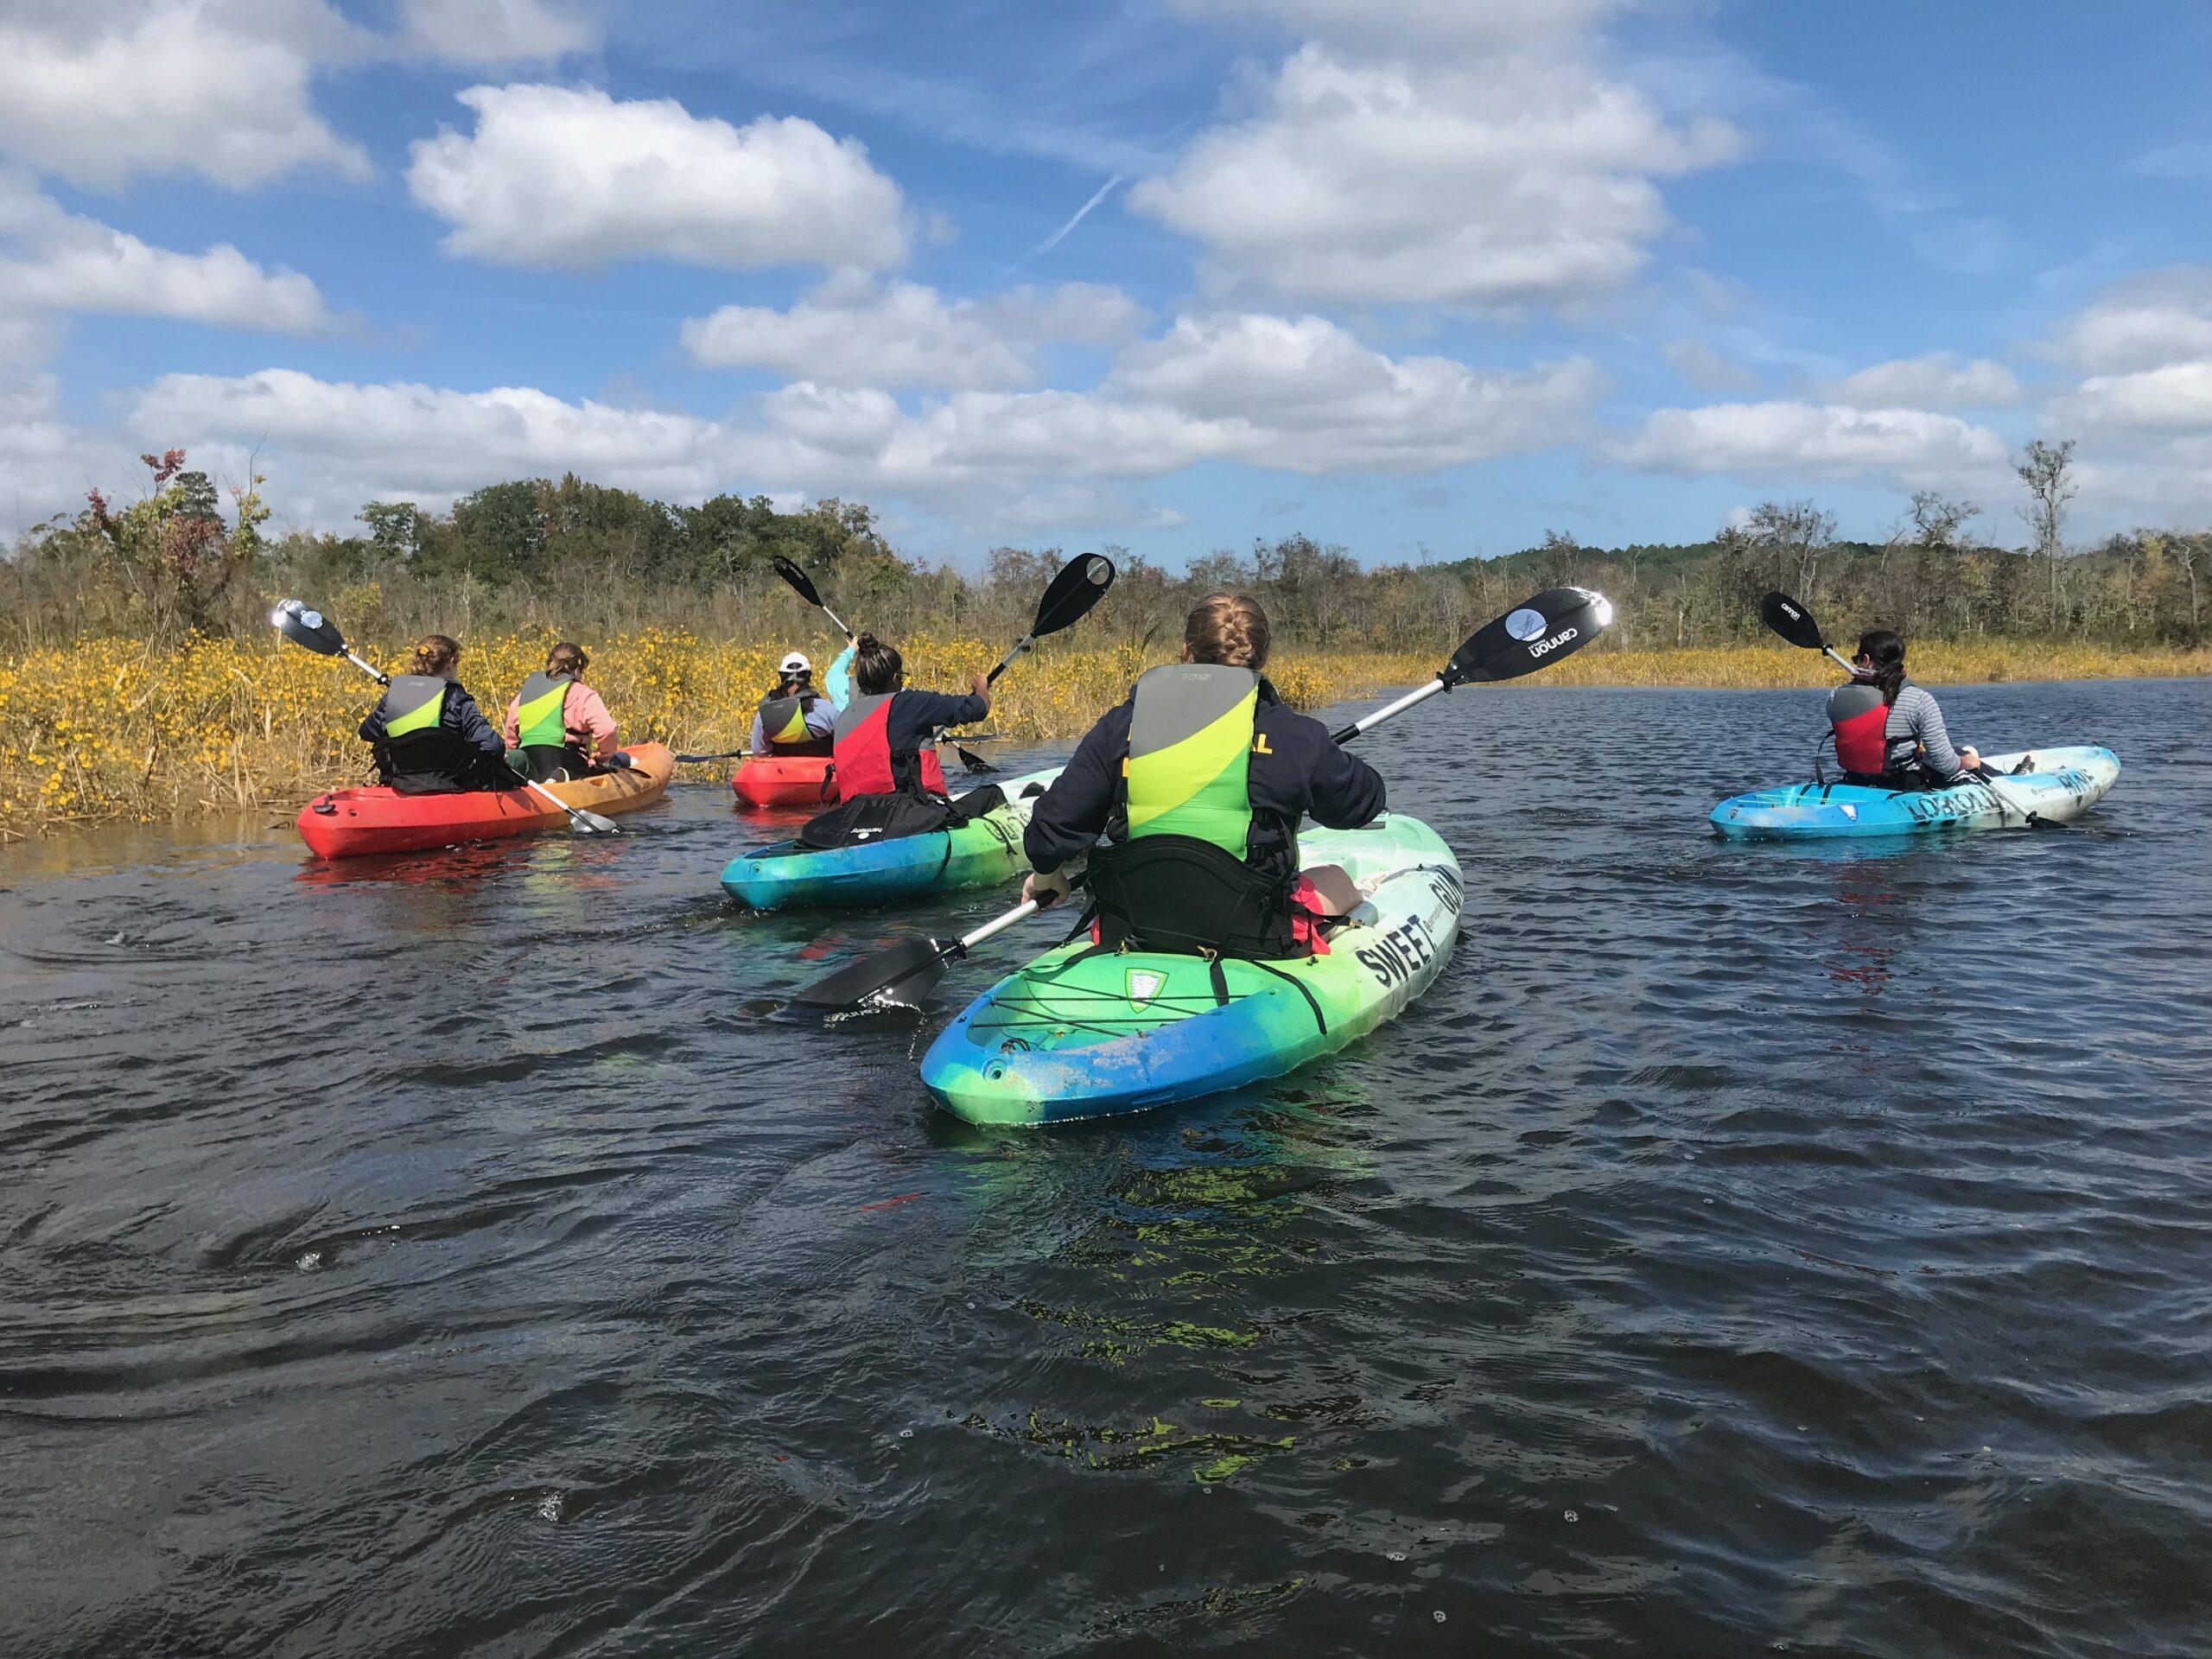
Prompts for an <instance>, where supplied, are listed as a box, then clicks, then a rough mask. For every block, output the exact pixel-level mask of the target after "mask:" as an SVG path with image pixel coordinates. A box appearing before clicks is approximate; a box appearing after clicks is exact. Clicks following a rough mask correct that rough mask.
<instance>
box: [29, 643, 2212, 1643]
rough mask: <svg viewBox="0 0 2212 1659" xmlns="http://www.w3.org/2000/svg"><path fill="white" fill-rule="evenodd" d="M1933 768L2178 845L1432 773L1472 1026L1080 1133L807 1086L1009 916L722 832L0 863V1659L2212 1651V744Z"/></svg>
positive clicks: (1776, 729)
mask: <svg viewBox="0 0 2212 1659" xmlns="http://www.w3.org/2000/svg"><path fill="white" fill-rule="evenodd" d="M1944 702H1945V704H1946V708H1947V712H1948V714H1949V715H1950V717H1951V724H1952V728H1953V730H1954V731H1955V733H1956V734H1959V735H1960V736H1961V737H1962V738H1971V739H1976V740H1979V741H1982V742H1983V743H1984V744H1985V746H1986V747H1993V748H2005V747H2013V746H2014V745H2015V744H2016V743H2018V742H2022V741H2103V742H2107V743H2109V744H2111V745H2112V746H2113V747H2114V748H2116V749H2117V750H2119V751H2120V754H2121V755H2122V758H2123V760H2125V761H2126V766H2127V770H2126V772H2125V773H2124V774H2123V776H2122V778H2121V779H2120V785H2119V786H2118V788H2117V789H2116V790H2115V791H2114V792H2113V794H2112V795H2111V796H2110V797H2109V798H2107V801H2106V803H2105V804H2104V805H2103V807H2102V808H2101V809H2100V810H2099V811H2098V812H2097V813H2095V814H2094V816H2093V817H2091V818H2090V819H2089V820H2088V821H2086V822H2085V823H2083V824H2082V825H2081V826H2079V827H2076V828H2074V829H2051V830H2044V831H2017V832H2011V833H1997V834H1985V835H1980V836H1964V837H1961V838H1958V839H1955V840H1952V841H1948V842H1936V843H1931V844H1928V845H1924V846H1912V845H1892V846H1889V847H1885V848H1880V849H1875V848H1867V847H1862V848H1848V849H1832V850H1823V851H1817V852H1812V853H1808V852H1804V851H1800V850H1790V849H1777V848H1770V847H1738V846H1728V845H1725V844H1722V843H1719V842H1715V841H1713V840H1712V839H1710V838H1708V836H1707V834H1706V830H1705V826H1704V822H1703V819H1704V814H1705V812H1706V811H1707V809H1708V808H1709V807H1710V805H1711V804H1712V803H1713V801H1714V800H1715V799H1717V798H1719V797H1720V796H1722V795H1724V794H1727V793H1730V792H1732V791H1736V790H1738V789H1739V788H1743V787H1747V786H1750V785H1755V784H1758V783H1764V782H1773V781H1780V780H1782V779H1786V778H1789V777H1791V776H1794V775H1800V769H1801V767H1802V757H1803V756H1804V755H1805V754H1806V753H1807V752H1808V748H1809V743H1810V737H1811V734H1812V730H1811V728H1812V726H1813V724H1814V723H1815V722H1816V721H1817V719H1818V710H1819V698H1818V696H1815V695H1809V694H1804V693H1798V694H1791V695H1788V696H1782V695H1770V694H1763V693H1741V694H1732V693H1713V692H1680V693H1639V692H1606V691H1588V692H1586V691H1578V690H1541V691H1529V692H1526V693H1522V692H1512V693H1467V694H1462V695H1459V696H1453V697H1452V698H1449V699H1446V700H1443V701H1441V702H1439V703H1436V704H1433V705H1430V706H1429V707H1427V708H1426V709H1422V710H1421V711H1420V712H1419V713H1418V714H1415V715H1409V716H1408V717H1407V718H1406V719H1405V720H1403V721H1400V722H1398V723H1396V724H1395V725H1394V726H1392V727H1390V728H1385V729H1384V730H1383V731H1380V732H1378V733H1376V734H1373V738H1372V740H1371V741H1370V743H1369V745H1368V747H1369V749H1370V754H1371V756H1372V758H1373V759H1375V760H1376V761H1377V763H1378V764H1380V765H1381V766H1383V769H1384V770H1385V772H1386V773H1388V774H1389V776H1390V777H1391V778H1392V779H1393V793H1394V797H1395V801H1396V803H1397V804H1398V805H1400V806H1401V807H1402V808H1404V809H1406V810H1414V811H1417V812H1420V813H1421V814H1423V815H1424V816H1427V817H1430V818H1431V819H1432V821H1433V822H1435V823H1437V824H1438V825H1439V827H1440V828H1441V829H1444V830H1445V832H1446V834H1447V836H1449V837H1450V838H1451V839H1452V842H1453V843H1454V845H1455V846H1456V847H1457V848H1458V849H1459V852H1460V855H1461V858H1462V860H1463V861H1464V863H1465V868H1466V872H1467V876H1468V887H1469V910H1468V918H1467V931H1466V935H1465V938H1464V939H1463V940H1462V942H1461V944H1460V947H1459V951H1458V954H1457V955H1456V957H1454V959H1453V961H1452V964H1451V966H1450V968H1449V969H1447V971H1446V975H1445V976H1444V977H1443V978H1442V979H1441V980H1440V982H1438V984H1437V986H1436V987H1435V988H1434V989H1433V991H1432V993H1431V994H1430V995H1428V997H1427V999H1426V1000H1425V1001H1423V1002H1421V1004H1419V1005H1417V1006H1416V1007H1414V1009H1413V1010H1412V1011H1410V1013H1409V1014H1408V1016H1407V1017H1406V1018H1405V1019H1403V1020H1401V1021H1399V1022H1398V1023H1397V1024H1395V1025H1394V1026H1392V1027H1387V1028H1385V1029H1384V1030H1383V1032H1381V1033H1377V1034H1376V1036H1375V1037H1373V1038H1371V1039H1368V1040H1367V1041H1365V1042H1363V1044H1361V1045H1358V1046H1355V1047H1354V1048H1353V1049H1352V1050H1351V1051H1350V1052H1347V1053H1346V1054H1344V1055H1343V1056H1341V1057H1338V1058H1336V1059H1333V1060H1332V1061H1329V1062H1326V1063H1324V1064H1322V1065H1317V1066H1315V1067H1313V1068H1312V1069H1311V1070H1309V1071H1306V1072H1303V1073H1300V1074H1299V1075H1297V1076H1295V1077H1292V1078H1290V1079H1287V1080H1286V1081H1285V1082H1283V1083H1281V1084H1278V1085H1276V1086H1274V1087H1270V1088H1267V1089H1263V1090H1254V1091H1251V1092H1249V1093H1247V1094H1244V1095H1239V1096H1224V1097H1221V1098H1217V1099H1215V1100H1212V1101H1208V1102H1203V1103H1196V1104H1193V1105H1190V1106H1186V1107H1183V1108H1179V1109H1166V1110H1161V1111H1157V1112H1154V1113H1151V1114H1148V1115H1145V1116H1137V1117H1133V1118H1128V1119H1123V1120H1120V1121H1117V1122H1105V1123H1101V1124H1096V1125H1090V1126H1082V1127H1075V1128H1065V1129H1059V1130H1052V1131H1045V1132H1029V1133H990V1134H986V1133H982V1132H979V1131H975V1130H971V1129H969V1128H963V1126H961V1125H959V1124H957V1122H953V1121H951V1120H950V1119H948V1118H946V1117H944V1116H940V1115H938V1114H937V1113H935V1112H933V1111H932V1110H931V1108H930V1106H929V1104H928V1103H927V1100H926V1098H925V1095H924V1094H923V1091H922V1090H921V1089H920V1087H919V1085H918V1083H917V1081H916V1077H915V1070H914V1061H915V1058H916V1057H917V1055H918V1045H919V1044H920V1043H921V1042H922V1041H924V1040H925V1039H926V1035H927V1033H929V1032H930V1031H931V1030H933V1029H934V1028H935V1025H936V1024H937V1023H938V1022H941V1020H942V1019H943V1018H944V1014H943V1013H942V1012H940V1013H939V1014H938V1015H937V1016H936V1019H935V1020H933V1021H931V1023H929V1024H926V1025H925V1026H923V1027H920V1029H919V1030H917V1029H916V1028H915V1027H913V1025H912V1022H905V1023H901V1022H899V1021H896V1020H893V1021H890V1022H878V1023H875V1024H873V1025H868V1026H863V1027H847V1028H844V1029H841V1030H837V1031H834V1032H830V1033H820V1032H810V1031H808V1030H805V1029H804V1028H800V1027H792V1026H788V1025H785V1024H782V1023H779V1022H778V1021H776V1020H772V1018H770V1017H769V1016H770V1014H771V1011H772V1009H773V1007H775V1005H776V1002H777V1000H778V998H779V994H780V993H782V992H785V991H786V990H788V989H789V988H791V987H792V986H793V985H795V984H797V983H798V982H800V981H801V980H802V979H804V978H807V977H811V976H813V975H814V974H816V973H818V972H820V971H822V969H823V967H824V966H825V965H827V964H829V963H833V962H835V961H837V960H840V959H842V957H844V956H845V955H846V953H847V952H848V951H849V950H853V949H855V948H861V947H865V946H867V945H868V944H874V943H876V942H878V941H882V940H887V939H890V938H896V937H900V936H903V935H906V934H907V933H910V932H913V931H935V932H938V933H939V934H943V933H944V932H945V931H948V930H950V928H951V927H953V926H954V925H957V924H958V923H960V922H963V921H966V922H969V923H972V922H973V920H975V919H976V918H981V917H982V916H985V915H987V914H988V913H991V912H993V911H995V909H997V908H998V907H999V906H1001V904H1002V903H1004V902H1006V900H1005V899H1003V897H1002V896H1001V895H999V894H994V893H986V894H978V895H967V896H963V897H961V898H958V899H945V900H943V901H940V902H939V903H938V904H937V905H936V906H934V907H931V908H927V909H925V910H922V911H919V912H910V913H908V914H905V915H892V916H885V917H873V918H855V919H847V920H842V921H838V920H829V921H825V920H817V919H807V918H776V919H767V918H756V917H748V916H745V915H741V914H738V913H735V912H733V911H732V910H731V909H730V908H728V906H726V905H725V904H724V903H723V902H722V900H721V897H720V895H719V893H718V891H717V890H716V888H715V884H714V877H715V874H716V872H717V871H718V869H719V868H720V866H721V862H722V861H723V860H724V859H725V858H727V857H728V855H730V854H731V853H732V852H733V851H734V850H735V849H737V848H738V847H739V846H741V845H742V844H744V843H746V842H747V841H748V840H749V839H753V838H756V837H758V836H760V833H761V832H760V829H759V827H758V821H754V822H753V823H746V822H743V821H741V820H739V819H737V818H735V817H734V816H733V815H732V814H731V813H730V811H729V810H728V808H727V807H726V805H725V802H726V800H727V796H726V794H725V793H723V792H721V791H717V790H715V789H710V788H707V787H704V786H701V787H697V788H693V789H687V790H683V791H679V793H678V798H676V799H674V800H673V801H671V804H669V805H667V806H666V807H664V808H662V809H658V810H656V811H654V812H652V813H651V814H649V815H645V816H643V817H638V818H633V819H631V820H628V821H627V828H628V829H629V832H630V833H628V834H626V835H625V836H623V838H622V839H621V840H620V842H612V843H608V842H593V841H575V840H571V839H569V838H567V837H565V836H559V835H555V836H545V837H543V838H539V839H537V840H535V841H532V842H526V843H525V842H509V843H506V844H505V845H500V846H493V847H484V848H478V849H465V850H460V851H455V852H452V853H448V854H443V855H435V856H431V857H425V858H423V859H420V860H417V861H413V862H411V863H409V864H407V865H405V866H404V867H401V868H391V867H378V866H375V865H369V866H355V867H352V868H346V867H338V868H329V869H324V868H316V867H315V866H313V865H312V864H309V863H308V862H306V861H304V860H303V858H302V855H301V852H300V849H299V848H298V846H297V843H296V842H295V841H294V839H293V838H292V836H291V833H290V829H289V823H286V822H284V821H283V818H282V817H279V816H278V815H271V817H270V820H267V821H264V820H260V819H256V820H253V821H251V822H248V823H244V824H238V823H231V824H211V825H207V826H204V827H201V828H200V829H188V830H184V831H172V830H166V829H164V830H161V831H158V832H142V831H124V830H118V831H115V832H112V833H105V832H104V833H99V834H86V835H81V836H71V837H67V838H63V839H59V840H54V841H51V842H45V843H42V844H40V845H36V846H30V847H21V846H19V847H15V848H11V849H6V850H5V851H4V852H0V882H4V886H5V893H4V902H3V903H0V1032H4V1038H0V1436H4V1440H0V1444H4V1446H5V1463H4V1471H5V1477H4V1483H0V1569H4V1573H0V1582H4V1584H5V1586H6V1591H5V1593H4V1595H0V1652H4V1653H6V1654H7V1655H10V1656H11V1659H13V1656H46V1655H65V1654H68V1655H78V1654H81V1655H113V1654H119V1653H145V1654H161V1655H214V1654H223V1655H238V1654H286V1655H293V1654H297V1655H308V1654H312V1655H318V1656H324V1655H392V1656H399V1655H419V1654H431V1653H435V1654H484V1655H520V1654H548V1655H570V1654H594V1655H623V1654H647V1653H651V1654H656V1655H658V1654H666V1653H672V1652H695V1653H702V1654H703V1653H714V1654H725V1653H761V1654H780V1653H789V1652H793V1651H806V1650H809V1649H810V1650H813V1651H816V1652H821V1653H825V1654H829V1653H835V1654H841V1655H842V1654H848V1653H851V1654H874V1653H881V1654H887V1655H890V1654H896V1655H901V1656H905V1655H912V1654H969V1653H989V1654H1024V1655H1026V1654H1039V1653H1084V1654H1137V1653H1149V1652H1158V1651H1161V1650H1165V1649H1179V1648H1185V1647H1203V1648H1207V1649H1215V1650H1228V1651H1246V1652H1254V1653H1280V1652H1286V1651H1291V1650H1296V1651H1300V1652H1306V1653H1325V1652H1359V1653H1390V1654H1394V1655H1395V1654H1405V1653H1415V1654H1419V1653H1439V1654H1444V1653H1452V1654H1457V1653H1467V1652H1477V1651H1479V1652H1483V1653H1485V1654H1520V1653H1572V1654H1605V1653H1620V1654H1646V1653H1668V1654H1722V1653H1730V1654H1733V1653H1749V1652H1753V1651H1764V1650H1775V1651H1787V1652H1791V1653H1797V1654H1880V1655H1896V1656H1914V1659H1918V1656H1924V1655H1929V1654H1934V1653H1961V1654H1966V1653H1973V1654H1980V1653H2005V1654H2026V1655H2043V1654H2052V1655H2056V1654H2066V1655H2104V1654H2109V1655H2115V1656H2119V1655H2125V1656H2129V1659H2141V1656H2148V1655H2161V1654H2171V1655H2179V1654H2183V1653H2202V1652H2203V1651H2204V1649H2205V1642H2206V1637H2205V1631H2206V1630H2207V1629H2208V1628H2209V1627H2212V1588H2208V1585H2212V1496H2208V1494H2212V1386H2208V1385H2212V1364H2208V1360H2209V1359H2212V1325H2208V1320H2207V1315H2208V1312H2212V1294H2208V1291H2207V1288H2206V1277H2205V1273H2204V1264H2205V1262H2206V1259H2207V1250H2208V1248H2212V1180H2208V1179H2207V1171H2208V1165H2207V1162H2206V1160H2205V1157H2204V1145H2205V1141H2206V1135H2207V1131H2208V1128H2212V1020H2208V1014H2212V965H2208V946H2207V943H2206V918H2207V916H2208V914H2212V856H2208V851H2212V831H2208V817H2207V815H2208V812H2212V745H2208V741H2207V739H2206V736H2205V734H2206V733H2207V731H2208V730H2212V719H2208V716H2212V683H2201V682H2200V683H2168V684H2158V683H2146V684H2118V685H2115V684H2091V685H2072V686H2062V687H2021V686H2014V687H1996V688H1986V689H1961V690H1954V691H1950V692H1948V693H1947V694H1946V695H1945V696H1944ZM1021 937H1024V938H1033V939H1034V938H1039V937H1040V936H1039V935H1038V934H1035V933H1032V934H1029V935H1026V936H1021ZM1018 943H1019V940H1018V939H1017V940H1016V941H1010V942H1009V945H1012V944H1018ZM1013 959H1014V950H1013V949H1012V948H1007V949H1003V950H1000V951H999V953H998V955H997V956H996V957H995V960H996V961H998V962H1000V963H1006V962H1009V961H1011V960H1013ZM986 976H987V973H986V969H984V968H983V966H982V964H976V965H971V966H969V967H968V968H965V969H960V970H958V971H957V972H956V973H955V974H954V975H953V976H952V977H951V978H950V980H949V981H948V982H947V985H946V988H945V993H944V994H945V995H946V996H947V997H948V998H958V997H961V996H963V995H967V994H972V992H974V991H975V990H976V989H979V988H981V987H982V984H983V983H984V982H985V980H986ZM954 1005H955V1006H957V1002H956V1003H955V1004H954Z"/></svg>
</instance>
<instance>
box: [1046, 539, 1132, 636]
mask: <svg viewBox="0 0 2212 1659" xmlns="http://www.w3.org/2000/svg"><path fill="white" fill-rule="evenodd" d="M1113 585H1114V561H1113V560H1111V559H1109V558H1108V557H1107V556H1105V555H1104V554H1103V553H1078V554H1077V555H1076V556H1075V557H1073V558H1071V559H1070V560H1069V561H1068V562H1067V563H1065V564H1064V565H1062V566H1061V567H1060V573H1059V575H1056V576H1054V577H1053V578H1052V586H1051V587H1049V588H1046V590H1045V597H1044V598H1042V599H1040V600H1039V601H1037V620H1036V622H1035V623H1034V624H1033V625H1032V626H1031V627H1030V630H1029V637H1030V638H1031V639H1043V638H1044V637H1045V636H1046V634H1048V633H1058V632H1059V631H1060V630H1061V629H1062V628H1071V627H1073V626H1075V625H1076V624H1077V622H1080V621H1081V620H1083V619H1084V617H1085V616H1086V615H1088V614H1089V613H1090V609H1091V607H1093V606H1095V605H1096V604H1097V603H1098V601H1100V600H1102V599H1103V598H1105V597H1106V590H1107V589H1108V588H1111V587H1112V586H1113Z"/></svg>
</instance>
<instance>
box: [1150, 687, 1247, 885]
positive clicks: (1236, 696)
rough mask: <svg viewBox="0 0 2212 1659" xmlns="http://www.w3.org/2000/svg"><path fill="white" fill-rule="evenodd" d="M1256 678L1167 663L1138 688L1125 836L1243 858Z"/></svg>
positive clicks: (1244, 853) (1245, 838)
mask: <svg viewBox="0 0 2212 1659" xmlns="http://www.w3.org/2000/svg"><path fill="white" fill-rule="evenodd" d="M1259 704H1260V677H1259V676H1258V675H1256V674H1255V673H1254V672H1253V671H1251V670H1250V669H1249V668H1230V667H1228V666H1226V665H1224V664H1219V663H1170V664H1166V666H1164V667H1160V668H1154V669H1147V671H1145V672H1144V674H1143V675H1142V676H1141V677H1140V678H1139V679H1138V681H1137V689H1136V697H1135V705H1134V707H1133V708H1132V709H1131V711H1130V715H1129V753H1128V760H1126V761H1125V762H1124V763H1123V775H1124V778H1125V780H1126V784H1127V788H1128V825H1129V836H1130V839H1132V840H1136V839H1139V838H1141V837H1143V836H1188V837H1190V838H1191V839H1192V840H1194V841H1203V842H1208V843H1209V844H1211V845H1212V846H1215V847H1218V848H1220V849H1222V850H1223V851H1224V852H1225V853H1228V854H1230V855H1232V856H1234V857H1236V858H1237V859H1240V860H1241V859H1243V857H1244V856H1245V855H1246V852H1247V847H1248V842H1249V839H1250V836H1251V833H1252V799H1251V794H1250V791H1249V787H1248V785H1249V773H1250V771H1251V764H1252V734H1253V721H1254V720H1255V718H1256V717H1257V715H1258V712H1259Z"/></svg>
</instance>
